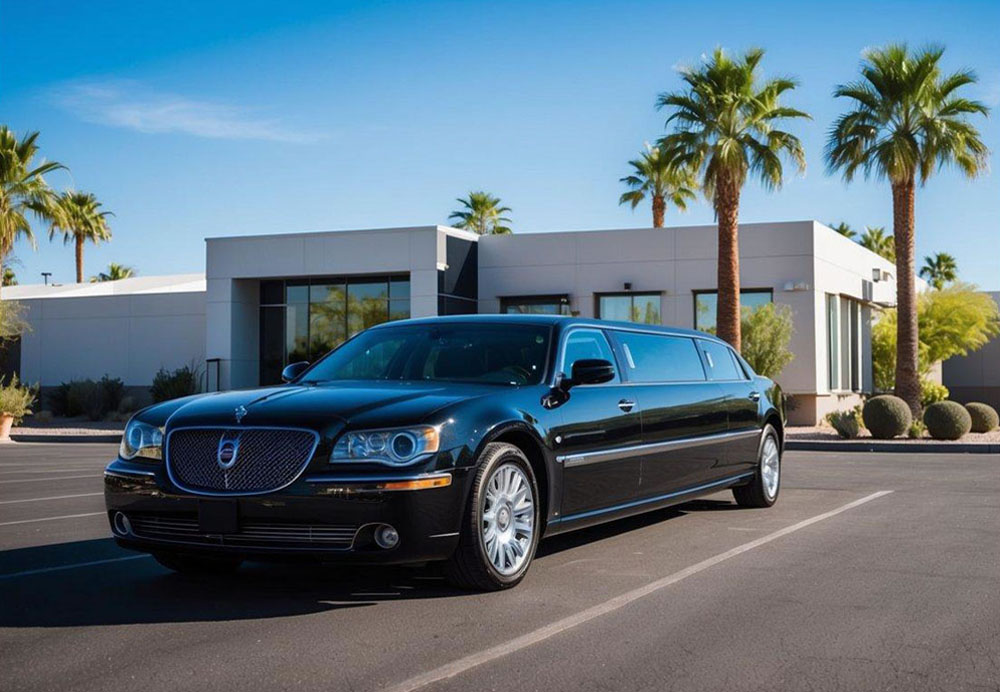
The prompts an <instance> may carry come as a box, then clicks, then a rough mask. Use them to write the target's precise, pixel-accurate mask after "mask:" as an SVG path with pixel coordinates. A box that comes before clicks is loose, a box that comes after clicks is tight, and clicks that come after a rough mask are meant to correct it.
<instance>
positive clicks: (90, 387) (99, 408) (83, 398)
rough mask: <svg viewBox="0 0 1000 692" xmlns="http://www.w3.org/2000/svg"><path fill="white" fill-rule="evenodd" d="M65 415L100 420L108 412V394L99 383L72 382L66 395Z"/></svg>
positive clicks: (87, 381)
mask: <svg viewBox="0 0 1000 692" xmlns="http://www.w3.org/2000/svg"><path fill="white" fill-rule="evenodd" d="M66 402H67V403H66V415H68V416H81V415H82V416H86V417H87V418H88V419H90V420H101V418H103V417H104V414H105V413H107V412H108V394H107V391H106V390H105V389H104V386H103V385H102V384H101V383H100V382H95V381H94V380H73V381H72V382H70V383H69V391H68V393H67V395H66Z"/></svg>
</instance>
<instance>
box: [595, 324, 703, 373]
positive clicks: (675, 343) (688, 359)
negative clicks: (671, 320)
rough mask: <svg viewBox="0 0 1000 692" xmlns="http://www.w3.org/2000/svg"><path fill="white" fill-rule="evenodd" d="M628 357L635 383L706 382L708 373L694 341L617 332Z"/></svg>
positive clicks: (616, 336)
mask: <svg viewBox="0 0 1000 692" xmlns="http://www.w3.org/2000/svg"><path fill="white" fill-rule="evenodd" d="M615 338H616V339H618V341H619V342H620V343H621V347H622V353H623V355H624V356H625V364H624V366H623V367H626V368H628V378H629V380H631V381H632V382H697V381H704V379H705V370H704V368H702V366H701V358H700V357H699V356H698V349H697V348H696V347H695V344H694V340H693V339H688V338H686V337H683V336H660V335H658V334H640V333H637V332H615Z"/></svg>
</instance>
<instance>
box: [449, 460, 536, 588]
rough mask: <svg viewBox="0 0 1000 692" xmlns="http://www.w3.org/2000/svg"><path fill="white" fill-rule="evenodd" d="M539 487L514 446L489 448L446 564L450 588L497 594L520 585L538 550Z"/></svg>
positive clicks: (528, 466)
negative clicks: (452, 552)
mask: <svg viewBox="0 0 1000 692" xmlns="http://www.w3.org/2000/svg"><path fill="white" fill-rule="evenodd" d="M539 506H540V504H539V501H538V484H537V482H536V481H535V474H534V472H533V471H532V470H531V464H529V463H528V459H527V458H526V457H525V456H524V453H523V452H522V451H521V450H520V449H518V448H517V447H515V446H514V445H509V444H502V443H491V444H488V445H486V449H485V450H484V451H483V454H482V458H481V459H480V463H479V470H478V471H477V472H476V479H475V483H474V484H473V487H472V493H471V496H470V497H469V503H468V506H467V507H466V513H465V521H464V525H463V527H462V534H461V539H460V540H459V545H458V548H456V550H455V554H454V555H452V557H451V559H450V560H449V561H448V567H447V574H448V579H449V581H451V583H452V584H454V585H456V586H458V587H461V588H465V589H477V590H481V591H499V590H501V589H509V588H510V587H512V586H515V585H516V584H518V583H519V582H520V581H521V580H522V579H524V575H525V574H526V573H527V571H528V567H529V566H530V565H531V560H532V558H534V556H535V549H536V548H537V547H538V537H539V536H538V534H539V530H540V527H539V523H540V522H539Z"/></svg>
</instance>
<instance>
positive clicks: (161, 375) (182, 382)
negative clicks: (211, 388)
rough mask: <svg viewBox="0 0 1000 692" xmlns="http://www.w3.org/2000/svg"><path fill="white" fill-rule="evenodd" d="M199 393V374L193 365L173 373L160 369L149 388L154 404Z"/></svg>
mask: <svg viewBox="0 0 1000 692" xmlns="http://www.w3.org/2000/svg"><path fill="white" fill-rule="evenodd" d="M200 391H201V372H200V371H199V370H198V368H197V367H195V366H194V365H193V364H192V365H185V366H184V367H182V368H177V369H176V370H174V371H173V372H170V371H168V370H166V369H164V368H160V370H159V372H157V373H156V377H154V378H153V386H152V387H150V388H149V393H150V394H152V396H153V403H154V404H158V403H160V402H161V401H169V400H170V399H178V398H180V397H182V396H190V395H191V394H197V393H198V392H200Z"/></svg>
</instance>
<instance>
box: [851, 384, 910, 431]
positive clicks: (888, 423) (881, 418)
mask: <svg viewBox="0 0 1000 692" xmlns="http://www.w3.org/2000/svg"><path fill="white" fill-rule="evenodd" d="M861 419H862V420H863V421H864V423H865V427H866V428H868V431H869V432H870V433H871V434H872V437H874V438H876V439H878V440H891V439H892V438H894V437H899V436H900V435H902V434H904V433H905V432H906V431H907V430H909V429H910V423H912V422H913V414H912V413H910V407H909V406H907V405H906V402H905V401H903V400H902V399H900V398H899V397H898V396H893V395H892V394H880V395H879V396H873V397H872V398H871V399H869V400H868V401H866V402H865V407H864V408H863V409H862V410H861Z"/></svg>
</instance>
